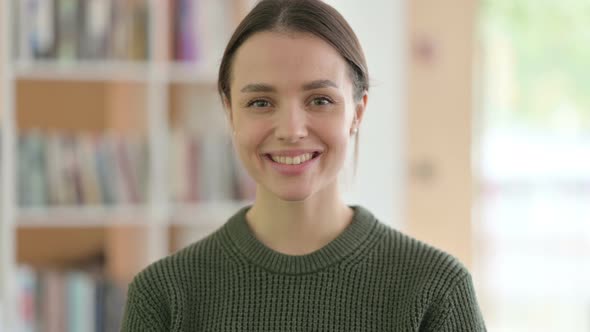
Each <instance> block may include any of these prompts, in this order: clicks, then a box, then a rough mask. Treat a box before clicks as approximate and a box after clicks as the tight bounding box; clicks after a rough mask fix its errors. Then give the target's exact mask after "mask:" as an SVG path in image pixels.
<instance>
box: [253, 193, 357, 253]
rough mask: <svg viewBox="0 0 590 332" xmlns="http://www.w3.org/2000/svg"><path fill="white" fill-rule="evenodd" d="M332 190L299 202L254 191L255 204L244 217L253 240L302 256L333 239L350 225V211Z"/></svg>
mask: <svg viewBox="0 0 590 332" xmlns="http://www.w3.org/2000/svg"><path fill="white" fill-rule="evenodd" d="M335 186H336V184H334V188H325V190H323V191H321V192H318V193H315V194H313V195H312V196H310V197H308V198H307V199H305V200H303V201H295V202H293V201H285V200H282V199H280V198H278V197H276V196H275V195H273V194H272V193H269V192H267V191H265V190H264V189H263V188H260V187H259V188H258V189H257V192H256V201H255V202H254V204H253V205H252V207H251V208H250V210H249V211H248V213H247V214H246V220H247V222H248V225H249V226H250V228H251V229H252V231H253V233H254V234H255V236H256V238H257V239H258V240H259V241H260V242H262V243H264V245H266V246H267V247H269V248H271V249H273V250H275V251H278V252H280V253H283V254H288V255H305V254H309V253H311V252H314V251H316V250H318V249H320V248H322V247H323V246H325V245H326V244H328V243H329V242H331V241H332V240H334V239H335V238H336V237H337V236H338V235H339V234H340V233H341V232H342V231H344V229H345V228H346V227H347V226H348V225H349V224H350V222H351V220H352V216H353V210H352V209H351V208H350V207H348V206H347V205H346V204H345V203H344V202H343V201H342V199H341V197H340V195H339V194H338V190H337V188H336V187H335Z"/></svg>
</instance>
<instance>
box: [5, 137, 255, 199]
mask: <svg viewBox="0 0 590 332" xmlns="http://www.w3.org/2000/svg"><path fill="white" fill-rule="evenodd" d="M169 144H170V146H169V149H168V153H169V154H168V156H167V157H168V167H169V181H168V184H169V190H170V196H171V197H170V199H171V200H172V201H173V202H176V203H191V202H197V201H211V200H215V201H220V200H226V201H227V200H246V199H252V198H253V197H254V193H255V184H254V182H253V181H252V180H251V179H250V177H249V176H248V175H247V174H246V172H245V171H244V169H243V168H242V166H241V163H240V162H239V161H238V160H237V159H236V157H235V153H234V151H233V148H232V146H231V141H230V140H229V138H227V137H224V136H220V137H216V136H198V135H195V134H190V133H188V132H185V131H182V130H174V131H173V132H172V133H171V137H170V140H169ZM17 150H18V160H17V167H16V169H17V179H18V182H17V183H18V199H19V205H20V206H23V207H43V206H49V205H62V206H64V205H65V206H71V205H114V204H117V205H135V204H143V203H146V202H147V201H148V198H149V197H148V195H149V194H148V193H149V190H150V169H149V164H150V163H149V155H150V151H149V146H148V144H147V141H146V139H145V138H143V137H138V136H135V137H127V136H125V137H123V136H118V135H114V134H111V133H105V134H103V135H90V134H67V133H61V132H60V133H57V132H42V131H40V130H31V131H27V132H23V133H21V135H20V136H19V139H18V149H17Z"/></svg>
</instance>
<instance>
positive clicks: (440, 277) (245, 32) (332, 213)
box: [122, 0, 485, 332]
mask: <svg viewBox="0 0 590 332" xmlns="http://www.w3.org/2000/svg"><path fill="white" fill-rule="evenodd" d="M368 89H369V87H368V72H367V65H366V62H365V58H364V55H363V52H362V49H361V46H360V44H359V42H358V40H357V38H356V37H355V34H354V32H353V31H352V29H351V28H350V27H349V25H348V24H347V23H346V21H345V20H344V19H343V18H342V16H341V15H340V14H339V13H338V12H336V11H335V10H334V9H333V8H331V7H330V6H328V5H326V4H324V3H323V2H321V1H319V0H263V1H261V2H259V3H258V5H257V6H256V7H255V8H254V9H253V10H252V11H251V12H250V13H249V14H248V15H247V17H246V18H245V19H244V20H243V22H242V23H241V24H240V25H239V26H238V28H237V30H236V31H235V33H234V35H233V36H232V38H231V40H230V41H229V44H228V45H227V48H226V50H225V53H224V55H223V59H222V62H221V67H220V70H219V92H220V94H221V97H222V100H223V102H224V106H225V109H226V111H227V115H228V121H229V122H230V125H231V128H232V130H233V132H232V135H233V142H234V146H235V150H236V152H237V153H238V155H239V157H240V159H241V161H242V162H243V164H244V165H245V167H246V169H247V170H248V172H249V174H250V175H251V176H252V177H253V178H254V179H255V181H256V183H257V191H256V199H255V202H254V203H253V205H252V206H248V207H245V208H243V209H242V210H240V211H238V212H237V213H236V214H235V215H234V216H233V217H231V218H230V219H229V220H228V221H227V222H226V223H225V224H224V225H223V226H222V227H221V228H220V229H219V230H217V231H216V232H214V233H213V234H211V235H210V236H208V237H207V238H205V239H203V240H201V241H198V242H196V243H194V244H193V245H191V246H189V247H187V248H185V249H183V250H181V251H179V252H177V253H176V254H174V255H172V256H169V257H167V258H164V259H162V260H160V261H158V262H156V263H154V264H152V265H151V266H149V267H148V268H146V269H145V270H144V271H142V272H141V273H140V274H138V275H137V276H136V277H135V279H134V280H133V282H132V283H131V285H130V287H129V293H128V302H127V307H126V311H125V317H124V322H123V328H122V330H123V331H470V332H472V331H485V327H484V322H483V319H482V317H481V313H480V310H479V308H478V305H477V301H476V297H475V294H474V291H473V286H472V282H471V277H470V275H469V273H468V271H467V270H466V269H465V268H464V267H463V266H462V265H461V264H460V263H459V262H458V261H457V260H455V259H454V258H453V257H451V256H449V255H448V254H445V253H443V252H441V251H439V250H437V249H434V248H432V247H430V246H428V245H426V244H423V243H421V242H419V241H417V240H414V239H412V238H410V237H408V236H405V235H403V234H401V233H400V232H398V231H396V230H394V229H391V228H389V227H388V226H386V225H385V224H382V223H380V222H379V221H377V220H376V219H375V217H374V216H373V215H372V214H371V213H370V212H369V211H368V210H366V209H365V208H363V207H361V206H347V205H346V204H345V203H344V202H343V200H342V197H341V194H340V191H339V188H338V174H339V172H340V171H341V169H342V167H343V165H344V163H345V160H346V155H347V150H348V147H349V145H350V144H351V141H353V139H354V138H356V137H357V135H358V131H359V125H360V123H361V121H362V119H363V114H364V112H365V109H366V106H367V100H368V94H367V93H368Z"/></svg>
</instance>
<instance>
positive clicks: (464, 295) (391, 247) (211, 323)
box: [122, 206, 485, 332]
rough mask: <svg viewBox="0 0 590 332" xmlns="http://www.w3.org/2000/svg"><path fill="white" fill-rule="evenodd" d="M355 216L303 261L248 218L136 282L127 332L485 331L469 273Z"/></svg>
mask: <svg viewBox="0 0 590 332" xmlns="http://www.w3.org/2000/svg"><path fill="white" fill-rule="evenodd" d="M353 208H354V211H355V212H354V218H353V221H352V223H351V224H350V225H349V226H348V227H347V228H346V229H345V230H344V231H343V232H342V233H341V234H340V235H339V236H338V237H337V238H336V239H335V240H333V241H332V242H330V243H329V244H327V245H326V246H324V247H323V248H321V249H319V250H317V251H315V252H313V253H311V254H307V255H303V256H290V255H285V254H281V253H278V252H276V251H273V250H272V249H270V248H268V247H266V246H265V245H263V244H262V243H261V242H259V241H258V240H257V239H256V238H255V237H254V235H253V233H252V231H251V230H250V228H249V226H248V224H247V223H246V219H245V214H246V211H247V210H248V208H247V207H246V208H243V209H241V210H240V211H238V212H237V213H236V214H235V215H234V216H233V217H231V218H230V219H229V220H228V221H227V222H226V223H225V225H223V226H222V227H221V228H220V229H219V230H217V231H216V232H214V233H213V234H211V235H209V236H208V237H206V238H205V239H203V240H201V241H198V242H196V243H194V244H192V245H190V246H188V247H187V248H185V249H183V250H181V251H179V252H177V253H175V254H173V255H171V256H169V257H166V258H164V259H162V260H160V261H158V262H156V263H154V264H152V265H150V266H149V267H147V268H146V269H145V270H144V271H142V272H141V273H139V274H138V275H137V276H136V277H135V278H134V280H133V282H132V283H131V284H130V286H129V291H128V300H127V306H126V309H125V316H124V320H123V326H122V331H142V332H144V331H346V332H350V331H363V332H364V331H404V332H405V331H453V332H456V331H469V332H473V331H485V326H484V322H483V319H482V316H481V313H480V310H479V308H478V305H477V301H476V297H475V293H474V290H473V286H472V282H471V277H470V275H469V273H468V272H467V270H466V269H465V267H463V266H462V265H461V264H460V263H459V262H458V261H457V260H456V259H454V258H453V257H451V256H450V255H448V254H445V253H444V252H441V251H440V250H437V249H434V248H432V247H430V246H428V245H426V244H424V243H421V242H419V241H417V240H414V239H412V238H410V237H408V236H406V235H403V234H402V233H400V232H398V231H396V230H394V229H392V228H390V227H388V226H386V225H384V224H382V223H380V222H379V221H377V219H375V217H374V216H373V215H372V214H371V213H370V212H369V211H367V210H366V209H364V208H362V207H359V206H355V207H353Z"/></svg>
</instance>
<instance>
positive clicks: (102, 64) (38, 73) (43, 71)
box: [14, 60, 150, 82]
mask: <svg viewBox="0 0 590 332" xmlns="http://www.w3.org/2000/svg"><path fill="white" fill-rule="evenodd" d="M149 69H150V67H149V65H148V64H147V62H134V61H76V62H60V61H54V60H43V61H38V60H36V61H34V62H22V61H21V62H16V63H15V67H14V72H15V77H16V78H17V79H20V80H37V81H38V80H49V81H98V82H105V81H114V82H121V81H132V82H147V81H148V80H149V79H150V77H149Z"/></svg>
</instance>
